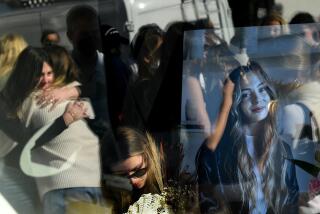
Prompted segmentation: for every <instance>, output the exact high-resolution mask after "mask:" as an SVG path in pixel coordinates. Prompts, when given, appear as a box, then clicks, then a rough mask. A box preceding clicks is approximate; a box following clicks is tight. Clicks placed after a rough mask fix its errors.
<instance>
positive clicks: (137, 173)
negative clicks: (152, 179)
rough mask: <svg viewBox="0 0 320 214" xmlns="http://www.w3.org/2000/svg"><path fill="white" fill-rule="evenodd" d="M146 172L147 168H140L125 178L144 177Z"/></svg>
mask: <svg viewBox="0 0 320 214" xmlns="http://www.w3.org/2000/svg"><path fill="white" fill-rule="evenodd" d="M147 172H148V167H145V168H141V169H138V170H137V171H135V172H134V173H133V174H131V175H127V178H128V179H130V178H141V177H142V176H144V175H145V174H146V173H147Z"/></svg>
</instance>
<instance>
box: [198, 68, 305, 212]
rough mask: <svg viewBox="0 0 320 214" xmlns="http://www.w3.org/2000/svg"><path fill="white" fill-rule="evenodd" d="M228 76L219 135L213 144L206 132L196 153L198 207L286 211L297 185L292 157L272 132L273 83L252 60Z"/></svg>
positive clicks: (204, 209) (292, 204)
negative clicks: (226, 108)
mask: <svg viewBox="0 0 320 214" xmlns="http://www.w3.org/2000/svg"><path fill="white" fill-rule="evenodd" d="M229 78H230V80H231V81H232V82H233V83H234V90H233V93H232V104H231V105H230V114H228V116H225V117H228V119H226V118H225V120H227V123H226V125H225V127H224V129H223V131H222V132H223V134H221V135H222V137H221V139H219V142H218V145H216V146H212V145H211V144H212V143H216V142H213V141H212V138H210V137H209V138H208V140H207V141H206V142H205V143H204V144H203V146H202V147H201V148H200V150H199V152H198V156H197V166H198V170H197V171H198V183H199V185H200V186H199V189H200V206H201V210H202V212H203V213H207V212H210V211H214V210H215V211H218V210H222V208H225V209H230V211H231V212H239V210H240V212H242V213H267V212H268V213H269V212H272V213H287V212H289V213H290V209H289V208H292V210H294V209H295V208H296V203H297V199H298V192H299V187H298V185H297V181H296V177H295V168H294V166H293V165H292V164H291V163H290V162H289V161H288V160H286V158H290V157H291V156H292V155H291V151H290V148H289V146H288V145H286V144H285V143H283V142H282V141H281V140H280V139H279V137H278V134H277V132H276V118H275V113H276V100H275V99H276V93H275V91H274V89H273V87H272V84H271V82H270V81H269V78H268V77H267V75H266V73H265V72H264V71H263V69H262V68H261V67H260V65H258V64H257V63H254V62H251V63H250V65H248V66H241V67H238V68H237V69H235V70H234V71H233V72H232V73H231V74H230V76H229ZM230 80H228V81H230ZM228 81H227V83H226V84H230V83H228ZM229 94H231V93H229ZM213 135H214V134H213ZM212 148H214V149H212ZM213 150H214V151H213Z"/></svg>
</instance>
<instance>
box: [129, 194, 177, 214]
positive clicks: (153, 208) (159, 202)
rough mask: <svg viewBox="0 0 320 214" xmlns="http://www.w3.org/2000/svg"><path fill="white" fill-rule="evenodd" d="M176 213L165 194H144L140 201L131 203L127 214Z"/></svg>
mask: <svg viewBox="0 0 320 214" xmlns="http://www.w3.org/2000/svg"><path fill="white" fill-rule="evenodd" d="M138 213H139V214H150V213H157V214H160V213H161V214H174V212H173V210H172V209H171V207H170V206H169V205H168V204H167V203H166V199H165V197H164V196H163V195H159V194H151V193H149V194H143V195H142V196H141V197H140V198H139V200H138V201H136V202H135V203H134V204H133V205H131V206H130V207H129V209H128V212H127V214H138Z"/></svg>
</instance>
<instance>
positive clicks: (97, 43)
mask: <svg viewBox="0 0 320 214" xmlns="http://www.w3.org/2000/svg"><path fill="white" fill-rule="evenodd" d="M66 22H67V36H68V38H69V40H70V42H71V43H72V46H73V50H72V57H73V59H74V61H75V62H76V64H77V65H78V67H79V69H80V70H79V80H80V83H81V84H82V86H81V96H83V97H89V98H90V100H91V102H92V106H93V109H94V112H95V114H96V118H95V119H94V120H92V121H90V122H89V125H90V127H91V128H92V130H93V131H94V132H95V133H96V134H97V135H98V136H99V137H100V138H101V137H102V135H103V134H104V133H105V131H106V129H107V127H108V126H109V122H110V119H109V110H108V101H107V94H106V91H107V86H106V76H105V67H104V59H103V54H102V53H101V52H99V51H98V50H99V49H100V48H101V37H100V28H99V20H98V14H97V11H96V10H95V9H94V8H93V7H91V6H89V5H77V6H75V7H73V8H71V9H70V10H69V11H68V14H67V18H66Z"/></svg>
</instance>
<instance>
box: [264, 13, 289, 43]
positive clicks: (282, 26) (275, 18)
mask: <svg viewBox="0 0 320 214" xmlns="http://www.w3.org/2000/svg"><path fill="white" fill-rule="evenodd" d="M260 25H261V26H262V27H261V28H262V32H261V33H260V35H259V39H261V38H275V37H278V36H281V35H284V34H287V33H288V27H287V23H286V21H285V20H284V19H283V18H282V17H281V16H280V14H277V13H276V12H273V13H271V14H269V15H268V16H266V17H264V18H263V19H262V21H261V24H260ZM263 26H266V27H263ZM261 34H262V35H261Z"/></svg>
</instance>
